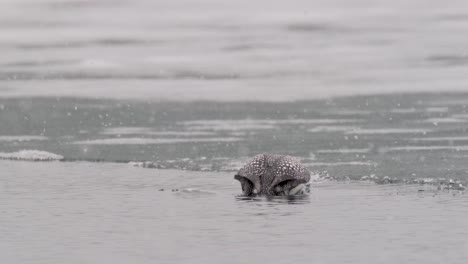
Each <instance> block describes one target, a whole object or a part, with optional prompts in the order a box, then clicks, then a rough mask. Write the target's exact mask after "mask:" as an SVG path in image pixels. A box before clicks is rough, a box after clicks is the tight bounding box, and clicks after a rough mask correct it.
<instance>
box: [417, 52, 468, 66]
mask: <svg viewBox="0 0 468 264" xmlns="http://www.w3.org/2000/svg"><path fill="white" fill-rule="evenodd" d="M426 60H427V61H429V62H432V63H436V64H439V65H443V66H464V65H467V64H468V54H446V55H433V56H429V57H427V59H426Z"/></svg>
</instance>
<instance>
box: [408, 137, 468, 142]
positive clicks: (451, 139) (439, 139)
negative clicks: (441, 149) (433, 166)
mask: <svg viewBox="0 0 468 264" xmlns="http://www.w3.org/2000/svg"><path fill="white" fill-rule="evenodd" d="M410 140H411V141H465V140H468V136H465V137H426V138H412V139H410Z"/></svg>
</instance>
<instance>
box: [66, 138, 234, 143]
mask: <svg viewBox="0 0 468 264" xmlns="http://www.w3.org/2000/svg"><path fill="white" fill-rule="evenodd" d="M241 140H242V139H241V138H236V137H226V138H105V139H95V140H82V141H75V142H71V143H70V144H75V145H147V144H173V143H201V142H236V141H241Z"/></svg>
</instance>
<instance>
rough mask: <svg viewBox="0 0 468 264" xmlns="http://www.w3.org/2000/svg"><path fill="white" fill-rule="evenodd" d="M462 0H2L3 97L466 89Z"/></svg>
mask: <svg viewBox="0 0 468 264" xmlns="http://www.w3.org/2000/svg"><path fill="white" fill-rule="evenodd" d="M467 29H468V4H467V2H466V1H463V0H451V1H448V2H446V1H438V0H414V1H404V0H396V1H377V0H354V1H348V0H314V1H306V0H292V1H279V0H257V1H248V0H240V1H235V2H233V1H225V0H197V1H191V0H175V1H151V0H132V1H130V0H0V32H1V34H0V54H2V55H1V56H0V96H3V97H5V96H23V95H24V96H31V95H34V96H54V95H59V96H80V97H107V98H137V99H148V98H150V99H155V100H161V99H170V100H200V99H201V100H203V99H207V100H216V101H221V100H223V101H227V100H229V101H239V100H256V101H257V100H263V101H285V100H297V99H316V98H321V97H325V96H330V95H356V94H362V93H384V92H385V93H388V92H413V91H439V92H440V91H456V90H468V86H467V85H468V78H466V72H467V66H468V48H467V47H468V37H467V34H466V33H467V32H468V31H467Z"/></svg>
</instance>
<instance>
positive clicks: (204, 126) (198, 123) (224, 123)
mask: <svg viewBox="0 0 468 264" xmlns="http://www.w3.org/2000/svg"><path fill="white" fill-rule="evenodd" d="M357 122H362V120H360V119H276V120H271V119H239V120H193V121H185V122H182V124H183V125H185V126H188V127H190V128H191V129H193V130H215V131H219V130H227V131H229V130H231V131H238V130H263V129H275V128H276V127H277V126H279V125H301V124H304V125H305V124H347V123H357Z"/></svg>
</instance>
